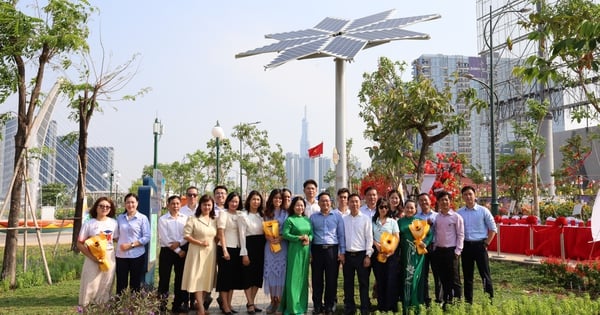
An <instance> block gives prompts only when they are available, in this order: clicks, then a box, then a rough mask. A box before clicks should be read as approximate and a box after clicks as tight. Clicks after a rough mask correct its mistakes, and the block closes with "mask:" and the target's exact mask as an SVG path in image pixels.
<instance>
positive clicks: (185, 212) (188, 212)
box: [179, 205, 198, 217]
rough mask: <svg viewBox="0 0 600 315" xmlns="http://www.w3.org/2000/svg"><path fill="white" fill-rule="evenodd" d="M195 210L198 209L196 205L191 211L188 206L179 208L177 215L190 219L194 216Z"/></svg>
mask: <svg viewBox="0 0 600 315" xmlns="http://www.w3.org/2000/svg"><path fill="white" fill-rule="evenodd" d="M196 208H198V205H194V206H193V209H192V208H190V207H188V205H185V206H183V207H181V209H179V213H181V214H183V215H185V216H188V217H191V216H193V215H195V214H196Z"/></svg>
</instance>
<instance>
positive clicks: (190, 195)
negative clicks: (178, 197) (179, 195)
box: [186, 194, 198, 197]
mask: <svg viewBox="0 0 600 315" xmlns="http://www.w3.org/2000/svg"><path fill="white" fill-rule="evenodd" d="M186 195H187V196H188V197H198V194H186Z"/></svg>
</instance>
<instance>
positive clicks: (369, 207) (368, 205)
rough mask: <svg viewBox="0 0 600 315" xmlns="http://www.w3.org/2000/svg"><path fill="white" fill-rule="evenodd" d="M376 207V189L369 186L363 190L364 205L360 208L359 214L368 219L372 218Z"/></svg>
mask: <svg viewBox="0 0 600 315" xmlns="http://www.w3.org/2000/svg"><path fill="white" fill-rule="evenodd" d="M376 205H377V189H376V188H375V187H373V186H369V187H367V188H366V189H365V204H364V205H363V206H362V207H361V208H360V212H362V213H363V214H364V215H366V216H367V217H369V218H373V216H374V215H375V213H376V212H377V209H376Z"/></svg>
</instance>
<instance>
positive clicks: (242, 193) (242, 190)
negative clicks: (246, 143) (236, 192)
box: [240, 134, 244, 198]
mask: <svg viewBox="0 0 600 315" xmlns="http://www.w3.org/2000/svg"><path fill="white" fill-rule="evenodd" d="M242 154H243V152H242V135H241V134H240V198H243V197H242V196H243V195H244V189H243V188H242V187H243V186H242V185H243V182H242V171H243V169H242V160H243V159H242Z"/></svg>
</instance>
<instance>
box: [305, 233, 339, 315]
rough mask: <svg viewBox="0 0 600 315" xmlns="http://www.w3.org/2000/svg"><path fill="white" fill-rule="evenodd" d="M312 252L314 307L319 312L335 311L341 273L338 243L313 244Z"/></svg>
mask: <svg viewBox="0 0 600 315" xmlns="http://www.w3.org/2000/svg"><path fill="white" fill-rule="evenodd" d="M311 253H312V262H311V268H312V274H311V280H312V288H313V295H312V300H313V308H314V309H315V310H318V311H319V312H320V311H322V310H324V311H333V305H334V303H335V298H336V293H337V279H338V273H339V261H338V245H337V244H336V245H317V244H313V245H311ZM323 289H325V290H324V293H325V294H324V295H323Z"/></svg>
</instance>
